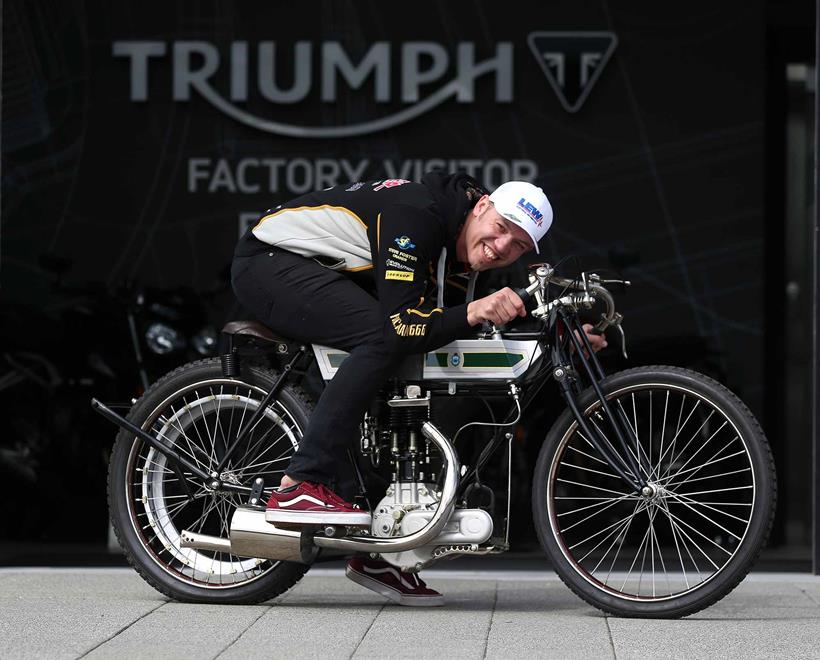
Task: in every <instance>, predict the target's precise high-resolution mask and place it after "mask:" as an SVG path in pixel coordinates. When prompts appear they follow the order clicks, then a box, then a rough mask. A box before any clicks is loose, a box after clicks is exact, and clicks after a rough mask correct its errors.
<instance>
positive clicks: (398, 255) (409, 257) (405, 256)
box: [387, 246, 419, 261]
mask: <svg viewBox="0 0 820 660" xmlns="http://www.w3.org/2000/svg"><path fill="white" fill-rule="evenodd" d="M413 247H415V246H413ZM387 251H388V252H389V253H390V256H391V257H393V258H394V259H398V260H399V261H418V260H419V258H418V257H417V256H416V255H415V254H410V253H409V252H402V251H401V250H397V249H396V248H394V247H389V248H387Z"/></svg>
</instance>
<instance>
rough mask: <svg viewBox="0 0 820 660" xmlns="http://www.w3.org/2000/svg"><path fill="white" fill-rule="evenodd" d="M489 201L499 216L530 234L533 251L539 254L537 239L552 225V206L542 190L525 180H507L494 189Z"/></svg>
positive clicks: (542, 236)
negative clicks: (533, 246)
mask: <svg viewBox="0 0 820 660" xmlns="http://www.w3.org/2000/svg"><path fill="white" fill-rule="evenodd" d="M490 201H491V202H492V203H493V205H494V206H495V210H496V211H498V214H499V215H500V216H502V217H504V218H506V219H507V220H510V221H512V222H514V223H515V224H517V225H518V226H519V227H521V228H522V229H523V230H524V231H525V232H527V233H528V234H529V235H530V238H531V239H532V242H533V244H534V245H535V252H536V253H538V254H540V252H539V250H538V241H539V240H541V239H542V238H544V235H545V234H546V233H547V231H548V230H549V228H550V225H552V206H550V202H549V200H548V199H547V196H546V195H545V194H544V191H543V190H541V188H539V187H538V186H534V185H533V184H531V183H528V182H526V181H507V183H502V184H501V185H500V186H498V188H496V189H495V191H494V192H493V193H492V194H491V195H490Z"/></svg>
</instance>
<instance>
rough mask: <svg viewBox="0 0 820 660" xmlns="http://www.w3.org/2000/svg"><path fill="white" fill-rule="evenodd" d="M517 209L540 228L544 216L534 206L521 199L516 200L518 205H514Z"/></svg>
mask: <svg viewBox="0 0 820 660" xmlns="http://www.w3.org/2000/svg"><path fill="white" fill-rule="evenodd" d="M516 206H517V207H518V208H520V209H521V210H522V211H524V213H526V214H527V215H528V216H529V217H530V218H531V219H532V221H533V222H534V223H535V224H537V225H538V226H539V227H540V226H541V222H542V221H543V219H544V215H543V214H542V213H541V211H539V210H538V209H537V208H535V206H533V205H532V204H530V203H529V202H528V201H527V200H526V199H524V198H523V197H522V198H521V199H519V200H518V204H516Z"/></svg>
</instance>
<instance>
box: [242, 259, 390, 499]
mask: <svg viewBox="0 0 820 660" xmlns="http://www.w3.org/2000/svg"><path fill="white" fill-rule="evenodd" d="M231 278H232V282H233V289H234V293H235V294H236V297H237V298H238V299H239V302H240V303H242V305H243V306H245V307H246V308H247V309H248V310H249V311H250V312H251V313H252V314H254V315H255V316H256V317H257V319H258V320H259V321H261V322H262V323H264V324H265V325H267V326H268V327H270V328H271V329H272V330H273V331H274V332H276V333H278V334H281V335H283V336H285V337H288V338H290V339H295V340H297V341H302V342H308V343H316V344H323V345H325V346H331V347H333V348H338V349H341V350H344V351H348V352H349V353H350V355H349V357H347V358H346V359H345V361H344V362H343V363H342V364H341V366H340V367H339V369H338V371H337V372H336V375H335V376H334V377H333V379H332V380H331V381H329V382H328V384H327V386H326V387H325V390H324V392H323V393H322V396H321V397H320V398H319V401H318V403H317V405H316V408H315V410H314V412H313V416H312V418H311V420H310V423H309V425H308V428H307V430H306V432H305V436H304V438H303V440H302V442H301V444H300V445H299V449H298V450H297V451H296V453H295V454H294V456H293V458H292V460H291V462H290V464H289V465H288V467H287V468H286V469H285V474H287V475H288V476H290V477H292V478H294V479H297V480H304V481H312V482H318V483H323V484H325V485H328V486H330V487H331V488H333V487H334V486H335V481H336V477H337V471H338V470H339V468H340V466H342V465H344V464H345V463H344V462H345V461H346V452H347V449H348V447H350V446H351V443H352V442H353V441H354V440H355V439H357V438H358V437H359V432H358V427H359V423H360V422H361V420H362V416H363V415H364V412H365V411H366V410H367V407H368V405H369V404H370V401H371V400H372V399H373V397H374V395H375V394H376V392H377V391H378V390H379V388H380V387H381V385H382V384H383V383H384V381H385V379H386V378H387V376H388V375H389V374H390V372H391V371H392V370H394V369H395V367H396V366H397V365H398V364H399V362H401V360H402V359H403V357H404V356H402V355H399V354H397V353H395V352H393V351H392V350H391V348H390V346H389V345H388V343H387V342H385V338H384V332H385V328H386V324H385V322H384V317H383V313H382V311H381V308H380V306H379V301H378V300H377V299H376V298H374V297H373V296H372V295H370V294H369V293H368V292H367V291H365V290H364V289H363V288H362V287H361V286H359V285H358V284H356V283H355V282H354V281H353V280H352V279H351V278H350V277H348V276H347V275H345V274H344V273H339V272H336V271H332V270H330V269H328V268H325V267H323V266H321V265H319V264H317V263H316V262H315V261H313V260H312V259H307V258H304V257H301V256H299V255H297V254H294V253H292V252H287V251H285V250H280V249H277V248H270V249H268V250H266V251H265V252H261V253H258V254H254V255H251V256H235V257H234V261H233V266H232V271H231Z"/></svg>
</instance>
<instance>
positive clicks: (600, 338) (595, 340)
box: [570, 323, 607, 357]
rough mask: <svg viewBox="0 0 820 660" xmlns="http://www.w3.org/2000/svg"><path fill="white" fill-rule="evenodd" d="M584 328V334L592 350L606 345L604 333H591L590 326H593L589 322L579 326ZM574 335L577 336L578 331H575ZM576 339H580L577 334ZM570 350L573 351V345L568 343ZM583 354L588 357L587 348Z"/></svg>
mask: <svg viewBox="0 0 820 660" xmlns="http://www.w3.org/2000/svg"><path fill="white" fill-rule="evenodd" d="M581 327H582V328H583V329H584V334H585V335H586V336H587V340H588V341H589V345H590V346H591V347H592V350H593V352H595V353H597V352H598V351H600V350H601V349H602V348H606V347H607V343H606V337H605V336H604V335H594V334H592V328H593V327H594V326H593V325H592V324H591V323H584V325H582V326H581ZM575 334H576V336H578V332H577V331H576V332H575ZM578 340H579V341H581V337H580V336H578ZM570 348H571V350H572V352H573V353H574V352H575V346H573V345H570ZM584 356H585V357H589V355H587V350H586V349H584Z"/></svg>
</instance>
